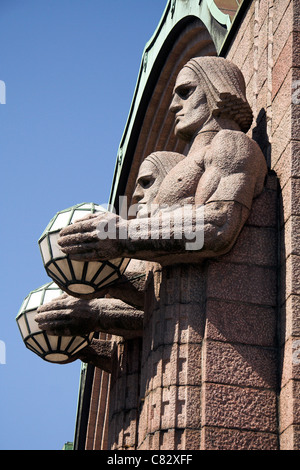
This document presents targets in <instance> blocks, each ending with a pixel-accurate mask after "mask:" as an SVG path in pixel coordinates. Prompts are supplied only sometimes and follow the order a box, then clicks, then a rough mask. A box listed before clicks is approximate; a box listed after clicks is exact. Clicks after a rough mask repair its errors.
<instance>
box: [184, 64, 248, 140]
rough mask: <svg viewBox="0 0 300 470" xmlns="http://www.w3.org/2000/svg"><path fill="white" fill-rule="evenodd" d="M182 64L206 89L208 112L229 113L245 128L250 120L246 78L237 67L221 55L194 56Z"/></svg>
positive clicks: (219, 115)
mask: <svg viewBox="0 0 300 470" xmlns="http://www.w3.org/2000/svg"><path fill="white" fill-rule="evenodd" d="M185 67H188V68H190V69H191V70H193V72H194V73H195V74H196V75H197V77H198V79H199V81H200V83H201V85H202V86H203V89H204V91H205V93H206V97H207V101H208V105H209V107H210V109H211V113H212V115H213V116H216V117H221V116H222V117H228V118H230V119H232V120H233V121H235V122H236V123H237V124H238V125H239V126H240V128H241V130H242V131H243V132H247V131H248V130H249V128H250V126H251V123H252V120H253V114H252V110H251V108H250V105H249V103H248V101H247V98H246V87H245V80H244V77H243V74H242V72H241V71H240V70H239V68H238V67H237V66H236V65H235V64H233V63H232V62H230V61H229V60H227V59H224V58H223V57H211V56H206V57H194V58H193V59H191V60H189V61H188V62H187V64H185Z"/></svg>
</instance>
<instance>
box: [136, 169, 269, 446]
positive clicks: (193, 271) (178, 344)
mask: <svg viewBox="0 0 300 470" xmlns="http://www.w3.org/2000/svg"><path fill="white" fill-rule="evenodd" d="M276 208H277V180H276V177H275V176H270V177H269V179H268V183H267V186H266V188H265V190H264V192H263V194H262V195H261V196H260V197H258V198H257V200H256V201H254V204H253V210H252V213H251V216H250V217H249V220H248V221H247V223H246V225H245V227H244V229H243V230H242V233H241V235H240V237H239V239H238V241H237V243H236V245H235V246H234V247H233V249H232V250H231V252H230V253H228V254H227V255H224V256H222V257H219V258H216V259H214V260H213V259H209V260H206V261H204V262H203V264H198V265H193V264H190V265H175V266H170V267H161V266H159V265H156V264H150V263H149V268H150V270H149V273H148V285H147V289H146V302H145V305H146V309H145V325H144V328H145V330H144V343H143V354H142V369H141V411H140V422H139V434H138V448H139V449H143V450H146V449H150V450H164V449H165V450H168V449H174V450H199V449H202V450H210V449H215V450H230V449H231V450H232V449H236V450H237V449H239V450H242V449H249V450H250V449H257V450H262V449H264V450H270V449H277V448H278V428H277V412H278V409H277V372H278V357H277V337H276V317H277V282H276V270H277V242H276V240H277V224H276Z"/></svg>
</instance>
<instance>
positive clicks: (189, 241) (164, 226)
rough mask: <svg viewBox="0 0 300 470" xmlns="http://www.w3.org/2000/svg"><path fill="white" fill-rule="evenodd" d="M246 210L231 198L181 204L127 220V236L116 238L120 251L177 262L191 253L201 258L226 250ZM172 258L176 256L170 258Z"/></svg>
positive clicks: (153, 259)
mask: <svg viewBox="0 0 300 470" xmlns="http://www.w3.org/2000/svg"><path fill="white" fill-rule="evenodd" d="M248 215H249V210H248V209H247V208H246V207H245V206H242V205H241V204H238V203H235V202H216V203H210V204H207V205H204V206H201V207H199V208H197V209H196V208H195V207H193V208H190V210H188V211H186V213H185V212H184V209H183V208H179V209H176V210H175V211H173V212H170V213H161V214H160V215H156V216H154V217H151V218H147V219H146V218H145V219H134V220H130V221H129V222H128V231H127V238H125V237H124V238H123V239H122V240H120V243H121V246H122V248H123V255H124V256H128V257H131V258H140V259H145V260H149V261H157V262H164V261H166V262H172V256H171V255H177V256H179V258H180V262H184V258H186V259H187V260H190V259H191V255H192V256H193V257H194V258H195V260H196V259H197V258H199V259H201V258H206V257H211V256H217V255H220V254H223V253H225V252H226V251H228V250H229V249H230V248H231V246H232V245H233V243H234V242H235V240H236V237H237V236H238V234H239V232H240V230H241V228H242V227H243V224H244V223H245V221H246V219H247V217H248ZM174 260H175V261H176V257H175V258H174Z"/></svg>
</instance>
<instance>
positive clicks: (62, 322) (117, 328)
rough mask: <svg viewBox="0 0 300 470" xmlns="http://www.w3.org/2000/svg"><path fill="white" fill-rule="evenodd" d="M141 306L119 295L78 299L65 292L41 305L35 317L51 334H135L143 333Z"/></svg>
mask: <svg viewBox="0 0 300 470" xmlns="http://www.w3.org/2000/svg"><path fill="white" fill-rule="evenodd" d="M143 316H144V313H143V311H142V310H137V309H135V308H134V307H132V306H130V305H127V304H125V303H124V302H122V301H121V300H119V299H110V298H108V299H107V298H103V299H93V300H84V299H76V298H75V297H73V296H69V295H67V294H63V295H62V296H60V297H58V298H57V299H54V300H53V301H51V302H48V303H47V304H45V305H43V306H41V307H39V309H38V311H37V316H36V321H37V323H38V325H39V327H40V328H41V329H43V330H46V331H47V332H48V334H53V335H56V336H59V335H67V336H76V335H80V334H86V333H90V332H92V331H93V332H97V331H100V332H103V333H107V334H110V335H117V336H123V337H124V338H135V337H139V336H141V335H142V328H143Z"/></svg>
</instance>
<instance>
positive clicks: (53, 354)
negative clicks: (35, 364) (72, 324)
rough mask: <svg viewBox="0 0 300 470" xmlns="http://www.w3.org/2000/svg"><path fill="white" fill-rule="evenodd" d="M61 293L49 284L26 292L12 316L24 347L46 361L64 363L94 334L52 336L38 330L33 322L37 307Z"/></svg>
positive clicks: (88, 341)
mask: <svg viewBox="0 0 300 470" xmlns="http://www.w3.org/2000/svg"><path fill="white" fill-rule="evenodd" d="M62 294H63V292H62V290H61V289H60V288H59V287H58V286H57V285H56V284H55V283H54V282H50V283H48V284H45V285H43V286H42V287H40V288H39V289H36V290H34V291H32V292H30V293H29V294H28V295H27V297H26V298H25V299H24V301H23V303H22V306H21V308H20V310H19V313H18V315H17V317H16V321H17V324H18V326H19V330H20V333H21V336H22V338H23V341H24V343H25V346H26V347H27V348H28V349H30V350H31V351H33V352H34V353H35V354H37V355H38V356H40V357H41V358H42V359H44V360H45V361H48V362H55V363H61V364H64V363H66V362H70V359H72V357H73V356H74V355H75V354H77V353H78V352H79V351H80V350H81V349H83V348H85V347H86V346H88V345H89V344H90V342H91V341H92V338H93V336H94V333H88V334H85V335H81V336H52V335H48V334H47V333H46V332H45V331H43V330H41V329H40V328H39V326H38V323H37V322H36V321H35V316H36V315H37V309H38V307H40V306H41V305H44V304H45V303H48V302H50V301H51V300H54V299H55V298H57V297H59V296H60V295H62Z"/></svg>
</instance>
